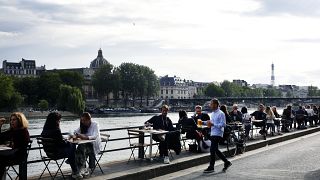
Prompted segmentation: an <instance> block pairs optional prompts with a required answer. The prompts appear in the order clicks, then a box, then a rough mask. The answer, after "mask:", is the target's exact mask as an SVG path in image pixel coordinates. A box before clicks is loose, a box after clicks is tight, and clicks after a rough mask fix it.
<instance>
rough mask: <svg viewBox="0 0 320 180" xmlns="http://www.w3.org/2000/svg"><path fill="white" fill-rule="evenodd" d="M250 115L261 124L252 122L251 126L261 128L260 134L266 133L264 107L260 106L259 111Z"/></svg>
mask: <svg viewBox="0 0 320 180" xmlns="http://www.w3.org/2000/svg"><path fill="white" fill-rule="evenodd" d="M250 115H251V117H254V119H256V120H262V122H254V123H253V125H255V126H256V127H261V131H260V132H259V133H260V134H264V133H266V130H265V129H266V122H267V114H266V113H265V112H264V105H263V104H260V105H259V109H258V110H257V111H255V112H253V113H252V114H250Z"/></svg>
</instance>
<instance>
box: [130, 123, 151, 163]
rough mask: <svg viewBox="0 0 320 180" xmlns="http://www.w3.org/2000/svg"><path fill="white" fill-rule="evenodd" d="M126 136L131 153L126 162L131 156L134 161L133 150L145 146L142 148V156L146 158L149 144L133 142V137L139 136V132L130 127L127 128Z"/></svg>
mask: <svg viewBox="0 0 320 180" xmlns="http://www.w3.org/2000/svg"><path fill="white" fill-rule="evenodd" d="M128 136H129V138H128V139H129V146H130V150H131V155H130V157H129V159H128V162H127V163H129V161H130V159H131V157H133V159H134V161H135V160H136V158H135V156H134V150H135V149H137V148H141V147H143V148H145V149H144V157H145V158H146V157H147V156H146V151H147V149H148V146H149V144H145V143H144V144H141V143H139V142H138V143H137V142H134V139H138V138H139V137H140V136H141V134H140V132H137V131H134V130H132V129H128Z"/></svg>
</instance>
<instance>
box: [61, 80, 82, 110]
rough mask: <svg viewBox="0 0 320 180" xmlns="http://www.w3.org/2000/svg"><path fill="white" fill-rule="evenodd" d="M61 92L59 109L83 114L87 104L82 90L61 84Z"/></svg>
mask: <svg viewBox="0 0 320 180" xmlns="http://www.w3.org/2000/svg"><path fill="white" fill-rule="evenodd" d="M59 90H60V96H59V101H58V102H59V103H58V107H59V109H61V110H67V111H70V112H73V113H76V114H81V113H82V112H83V110H84V106H85V103H84V100H83V97H82V93H81V91H80V89H79V88H77V87H71V86H69V85H64V84H61V85H60V87H59Z"/></svg>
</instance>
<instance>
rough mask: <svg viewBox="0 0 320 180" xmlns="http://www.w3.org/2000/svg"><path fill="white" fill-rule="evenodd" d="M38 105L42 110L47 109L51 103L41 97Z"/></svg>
mask: <svg viewBox="0 0 320 180" xmlns="http://www.w3.org/2000/svg"><path fill="white" fill-rule="evenodd" d="M38 107H39V108H40V110H41V112H42V111H44V110H47V109H48V108H49V103H48V101H47V100H45V99H41V100H40V101H39V103H38Z"/></svg>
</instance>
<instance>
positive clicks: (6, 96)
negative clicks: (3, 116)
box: [0, 74, 23, 110]
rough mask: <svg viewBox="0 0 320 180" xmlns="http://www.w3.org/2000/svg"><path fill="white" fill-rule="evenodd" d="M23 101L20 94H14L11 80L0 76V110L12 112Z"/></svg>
mask: <svg viewBox="0 0 320 180" xmlns="http://www.w3.org/2000/svg"><path fill="white" fill-rule="evenodd" d="M22 101H23V98H22V96H21V95H20V93H18V92H16V90H15V88H14V86H13V80H12V78H11V77H9V76H5V75H3V74H0V109H6V110H13V109H15V108H17V107H18V106H19V105H20V104H21V102H22Z"/></svg>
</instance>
